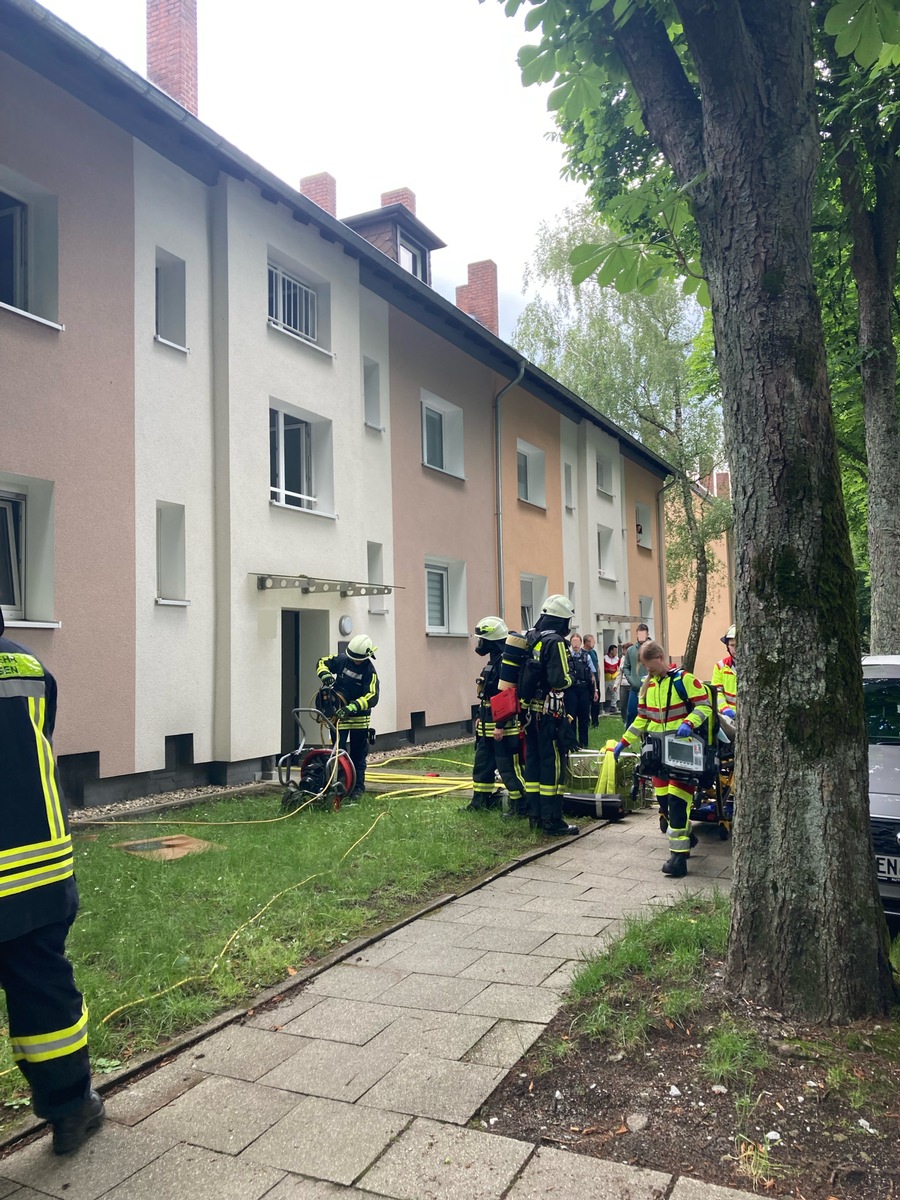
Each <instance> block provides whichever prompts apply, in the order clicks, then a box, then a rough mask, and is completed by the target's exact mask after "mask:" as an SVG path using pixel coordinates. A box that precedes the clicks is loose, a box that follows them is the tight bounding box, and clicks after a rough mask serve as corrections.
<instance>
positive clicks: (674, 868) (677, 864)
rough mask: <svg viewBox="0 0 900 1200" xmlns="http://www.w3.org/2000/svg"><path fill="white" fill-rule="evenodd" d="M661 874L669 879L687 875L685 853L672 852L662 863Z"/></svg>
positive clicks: (681, 877)
mask: <svg viewBox="0 0 900 1200" xmlns="http://www.w3.org/2000/svg"><path fill="white" fill-rule="evenodd" d="M662 873H663V875H668V876H669V877H670V878H671V879H683V878H684V877H685V875H687V855H686V854H673V855H671V856H670V857H669V858H668V859H667V861H666V862H664V863H663V865H662Z"/></svg>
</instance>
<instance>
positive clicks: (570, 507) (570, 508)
mask: <svg viewBox="0 0 900 1200" xmlns="http://www.w3.org/2000/svg"><path fill="white" fill-rule="evenodd" d="M574 511H575V505H574V504H567V505H566V512H567V513H573V512H574Z"/></svg>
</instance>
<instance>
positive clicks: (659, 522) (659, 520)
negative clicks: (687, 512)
mask: <svg viewBox="0 0 900 1200" xmlns="http://www.w3.org/2000/svg"><path fill="white" fill-rule="evenodd" d="M677 482H678V479H677V478H673V479H671V480H669V482H668V483H667V484H664V486H663V487H661V488H660V489H659V491H658V492H657V493H656V528H657V529H658V530H659V594H660V601H661V603H660V614H659V616H660V622H659V623H660V627H661V630H662V637H661V638H660V639H659V640H660V641H661V642H662V644H663V646H665V648H666V653H668V650H669V619H668V603H667V597H668V591H667V589H666V539H665V528H666V514H665V508H664V501H663V496H664V495H665V493H666V492H667V491H668V490H669V488H671V487H674V486H675V484H676V483H677Z"/></svg>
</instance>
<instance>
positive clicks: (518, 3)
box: [504, 0, 525, 17]
mask: <svg viewBox="0 0 900 1200" xmlns="http://www.w3.org/2000/svg"><path fill="white" fill-rule="evenodd" d="M524 2H525V0H506V8H505V9H504V12H505V13H506V15H507V16H508V17H514V16H515V15H516V13H517V12H518V11H519V9H520V8H521V7H522V5H523V4H524Z"/></svg>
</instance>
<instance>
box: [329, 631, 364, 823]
mask: <svg viewBox="0 0 900 1200" xmlns="http://www.w3.org/2000/svg"><path fill="white" fill-rule="evenodd" d="M377 649H378V647H377V646H373V645H372V639H371V638H370V637H368V636H367V635H366V634H364V633H358V634H357V635H356V637H353V638H351V639H350V641H349V642H348V643H347V652H346V654H333V655H331V657H328V656H327V655H326V656H325V657H324V658H320V659H319V665H318V666H317V667H316V674H317V675H318V676H319V679H320V681H321V683H322V686H323V687H325V688H332V689H334V691H336V692H337V693H338V695H339V696H341V698H342V699H343V707H342V708H339V709H338V711H337V713H335V720H336V721H337V723H338V730H339V740H340V748H341V749H342V750H344V749H347V750H348V751H349V753H350V758H351V760H352V762H353V766H354V768H355V770H356V783H355V784H354V786H353V791H352V792H351V793H350V799H351V800H356V799H358V798H359V797H360V796H361V795H362V794H363V792H364V791H365V790H366V756H367V755H368V753H369V738H370V729H369V722H370V721H371V714H372V709H373V708H374V707H375V705H376V704H377V703H378V693H379V688H378V676H377V675H376V674H375V668H374V667H373V666H372V663H373V661H374V659H375V651H376V650H377ZM333 739H334V734H332V740H333Z"/></svg>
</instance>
